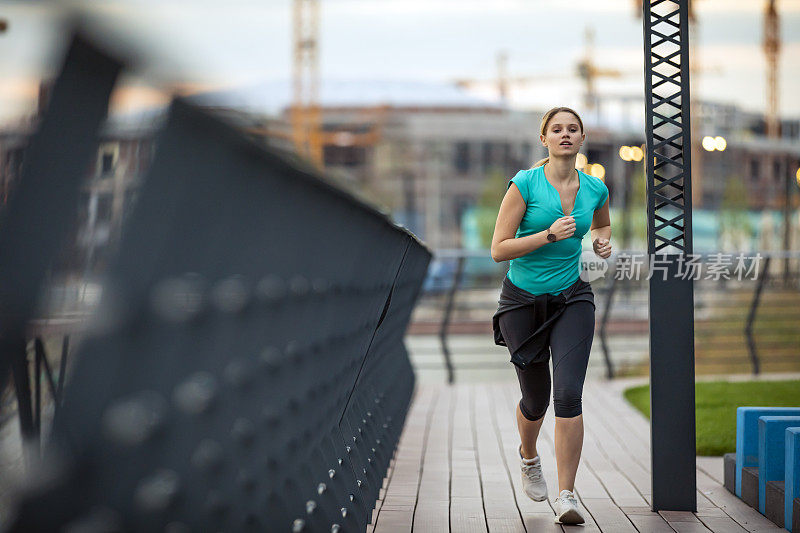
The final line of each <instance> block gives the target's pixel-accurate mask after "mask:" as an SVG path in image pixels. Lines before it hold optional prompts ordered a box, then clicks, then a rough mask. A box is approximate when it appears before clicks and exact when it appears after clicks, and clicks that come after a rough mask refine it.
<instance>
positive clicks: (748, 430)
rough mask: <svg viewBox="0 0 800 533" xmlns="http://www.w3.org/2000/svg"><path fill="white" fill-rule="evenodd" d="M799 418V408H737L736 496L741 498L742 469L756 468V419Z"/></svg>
mask: <svg viewBox="0 0 800 533" xmlns="http://www.w3.org/2000/svg"><path fill="white" fill-rule="evenodd" d="M770 415H772V416H782V415H783V416H800V407H739V408H737V409H736V495H737V496H739V497H740V498H742V499H744V497H743V496H742V469H743V468H744V467H747V466H758V417H760V416H770Z"/></svg>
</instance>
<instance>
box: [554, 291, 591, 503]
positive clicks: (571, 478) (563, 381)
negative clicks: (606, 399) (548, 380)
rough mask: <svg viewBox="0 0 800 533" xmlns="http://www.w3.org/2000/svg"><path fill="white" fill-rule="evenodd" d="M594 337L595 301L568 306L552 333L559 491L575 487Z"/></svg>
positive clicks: (581, 445) (581, 446)
mask: <svg viewBox="0 0 800 533" xmlns="http://www.w3.org/2000/svg"><path fill="white" fill-rule="evenodd" d="M593 338H594V305H593V304H592V303H591V302H575V303H574V304H570V305H568V306H567V308H566V309H565V310H564V313H563V314H562V315H561V316H560V317H559V318H558V320H557V321H556V323H555V324H553V329H552V331H551V333H550V350H551V353H552V359H553V407H554V410H555V415H556V433H555V447H556V462H557V466H558V490H559V492H561V491H562V490H564V489H567V490H570V491H571V490H574V488H575V474H576V472H577V471H578V463H579V462H580V459H581V449H582V448H583V414H582V413H583V409H582V395H583V382H584V379H585V378H586V367H587V365H588V363H589V352H590V350H591V347H592V339H593Z"/></svg>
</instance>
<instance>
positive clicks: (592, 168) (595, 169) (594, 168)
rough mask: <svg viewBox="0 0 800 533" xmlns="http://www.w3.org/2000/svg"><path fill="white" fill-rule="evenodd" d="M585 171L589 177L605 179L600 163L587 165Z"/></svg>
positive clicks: (603, 169) (604, 172)
mask: <svg viewBox="0 0 800 533" xmlns="http://www.w3.org/2000/svg"><path fill="white" fill-rule="evenodd" d="M587 170H588V171H589V172H587V174H589V175H590V176H594V177H595V178H599V179H601V180H602V179H603V178H605V177H606V169H605V167H604V166H603V165H601V164H600V163H595V164H593V165H589V166H588V167H587Z"/></svg>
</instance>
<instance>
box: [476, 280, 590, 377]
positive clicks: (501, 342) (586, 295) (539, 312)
mask: <svg viewBox="0 0 800 533" xmlns="http://www.w3.org/2000/svg"><path fill="white" fill-rule="evenodd" d="M580 301H587V302H591V303H592V306H593V307H594V305H595V303H594V292H593V291H592V286H591V284H590V283H589V282H587V281H584V280H583V279H581V278H580V277H578V279H577V280H575V282H574V283H573V284H572V285H570V286H569V287H567V288H566V289H564V290H563V291H561V292H560V293H558V294H550V293H544V294H539V295H534V294H531V293H530V292H528V291H526V290H525V289H522V288H520V287H517V286H516V285H514V284H513V283H511V280H509V279H508V276H507V275H506V277H505V278H503V287H502V289H501V291H500V300H499V301H498V302H497V303H498V304H499V305H498V308H497V311H496V312H495V314H494V316H493V317H492V329H493V331H494V343H495V344H496V345H498V346H507V347H508V350H509V352H510V353H511V362H512V363H514V364H515V365H517V366H518V367H519V368H521V369H525V367H526V366H527V365H529V364H531V363H538V362H542V361H547V360H548V359H549V357H550V352H549V349H550V331H551V329H552V327H553V324H554V323H555V321H556V320H557V319H558V317H559V316H561V313H563V312H564V310H565V309H566V307H567V306H568V305H570V304H573V303H575V302H580ZM518 310H525V311H526V312H527V314H528V315H529V316H530V329H529V330H528V331H520V332H519V333H518V334H515V335H514V336H513V337H514V338H508V339H506V338H504V337H503V333H502V332H501V331H500V321H499V318H500V316H501V315H502V314H503V313H507V312H509V311H518ZM510 336H511V335H509V337H510ZM522 348H525V350H524V351H525V353H524V354H522V353H520V352H521V349H522Z"/></svg>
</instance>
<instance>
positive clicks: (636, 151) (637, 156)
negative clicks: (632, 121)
mask: <svg viewBox="0 0 800 533" xmlns="http://www.w3.org/2000/svg"><path fill="white" fill-rule="evenodd" d="M631 159H633V160H634V161H636V162H639V161H641V160H642V159H644V150H642V149H641V148H639V147H638V146H631Z"/></svg>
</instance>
